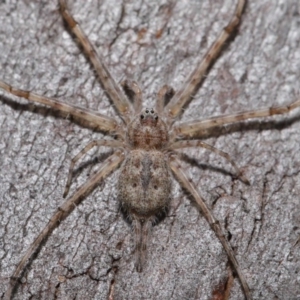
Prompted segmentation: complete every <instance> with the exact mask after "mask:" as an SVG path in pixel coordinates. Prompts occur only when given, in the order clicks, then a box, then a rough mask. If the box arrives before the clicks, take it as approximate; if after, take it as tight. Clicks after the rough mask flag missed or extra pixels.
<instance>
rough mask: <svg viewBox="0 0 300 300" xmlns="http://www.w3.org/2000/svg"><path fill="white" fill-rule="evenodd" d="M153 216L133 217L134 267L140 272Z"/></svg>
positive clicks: (144, 259)
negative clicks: (144, 217)
mask: <svg viewBox="0 0 300 300" xmlns="http://www.w3.org/2000/svg"><path fill="white" fill-rule="evenodd" d="M152 224H153V218H152V217H150V218H146V219H140V218H133V220H132V227H133V231H134V235H135V267H136V270H137V272H142V271H143V267H144V265H145V262H146V256H147V243H148V237H149V234H150V232H151V229H152Z"/></svg>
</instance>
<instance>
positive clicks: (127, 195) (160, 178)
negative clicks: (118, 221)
mask: <svg viewBox="0 0 300 300" xmlns="http://www.w3.org/2000/svg"><path fill="white" fill-rule="evenodd" d="M170 192H171V180H170V172H169V168H168V165H167V163H166V158H165V155H164V154H163V153H162V152H159V151H155V150H150V151H149V150H148V151H145V150H132V151H131V152H130V153H129V154H128V157H127V159H126V160H125V162H124V163H123V165H122V169H121V173H120V179H119V199H120V201H121V203H122V206H123V207H124V208H125V209H126V211H127V212H128V213H129V214H130V215H135V216H136V217H138V218H143V217H150V216H153V215H156V214H157V213H159V212H161V210H162V209H164V208H166V207H167V206H168V202H169V199H170Z"/></svg>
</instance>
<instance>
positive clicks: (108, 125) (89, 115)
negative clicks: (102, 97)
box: [0, 81, 118, 132]
mask: <svg viewBox="0 0 300 300" xmlns="http://www.w3.org/2000/svg"><path fill="white" fill-rule="evenodd" d="M0 88H1V89H3V90H5V91H6V92H8V93H10V94H12V95H15V96H18V97H22V98H25V99H27V100H29V101H32V102H35V103H41V104H44V105H47V106H50V107H52V108H54V109H56V110H58V111H62V112H65V113H67V114H70V115H72V116H75V117H78V118H80V119H83V120H85V121H88V122H91V123H93V124H95V125H97V127H98V129H99V130H102V131H109V132H115V131H118V123H117V122H116V121H115V120H114V119H113V118H110V117H107V116H105V115H102V114H100V113H96V112H93V111H90V110H88V109H85V108H82V107H77V106H74V105H71V104H67V103H64V102H61V101H59V100H57V99H54V98H49V97H45V96H40V95H37V94H34V93H31V92H29V91H24V90H20V89H16V88H14V87H12V86H10V85H9V84H7V83H5V82H3V81H0Z"/></svg>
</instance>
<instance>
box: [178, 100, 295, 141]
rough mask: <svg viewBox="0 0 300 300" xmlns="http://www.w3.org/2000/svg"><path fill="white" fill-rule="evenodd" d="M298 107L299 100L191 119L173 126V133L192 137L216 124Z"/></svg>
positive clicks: (267, 115) (275, 113) (269, 114)
mask: <svg viewBox="0 0 300 300" xmlns="http://www.w3.org/2000/svg"><path fill="white" fill-rule="evenodd" d="M297 107H300V100H298V101H295V102H293V103H292V104H290V105H284V106H278V107H270V108H262V109H257V110H250V111H245V112H238V113H233V114H229V115H223V116H216V117H212V118H209V119H206V120H202V121H191V122H186V123H181V124H178V125H176V126H174V133H175V135H176V136H177V137H181V138H184V137H192V136H196V135H197V134H198V133H199V132H201V131H202V130H204V129H210V128H213V127H216V126H222V125H226V124H229V123H236V122H240V121H244V120H248V119H254V118H263V117H269V116H274V115H283V114H286V113H288V112H290V111H291V110H293V109H295V108H297Z"/></svg>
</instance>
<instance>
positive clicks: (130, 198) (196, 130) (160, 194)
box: [0, 0, 300, 299]
mask: <svg viewBox="0 0 300 300" xmlns="http://www.w3.org/2000/svg"><path fill="white" fill-rule="evenodd" d="M245 2H246V0H238V3H237V6H236V9H235V13H234V15H233V17H232V19H231V20H230V22H229V23H228V25H227V26H226V27H225V28H224V29H223V30H222V32H221V33H220V35H219V37H218V38H217V39H216V41H215V42H214V43H213V45H212V46H211V47H210V49H209V50H208V52H207V54H206V55H205V57H204V59H203V60H202V61H201V62H200V64H198V65H197V67H196V68H195V70H194V71H193V72H192V73H191V74H190V76H189V77H188V78H187V80H186V81H185V83H184V84H183V86H182V88H181V89H180V90H179V91H177V92H175V91H174V90H173V89H172V88H170V87H168V86H163V87H162V88H161V89H160V90H159V92H158V94H157V99H156V104H155V107H153V108H145V109H142V93H141V90H140V88H139V87H138V85H137V83H136V82H131V81H124V82H123V83H122V84H121V86H122V87H123V90H124V91H123V90H122V88H121V86H120V85H119V84H117V82H116V81H115V80H114V78H113V77H112V76H111V74H110V73H109V71H108V69H107V67H106V65H105V63H104V62H103V60H102V59H101V58H100V56H99V55H98V54H97V52H96V50H95V49H94V47H93V45H92V44H91V43H90V42H89V40H88V39H87V37H86V36H85V34H84V33H83V31H82V30H81V28H80V26H79V25H78V23H77V22H76V21H75V20H74V18H73V17H72V16H71V14H70V13H69V11H68V9H67V6H66V3H65V0H60V1H59V3H60V9H61V10H60V11H61V14H62V16H63V18H64V20H65V21H66V23H67V24H68V26H69V28H70V29H71V30H72V32H73V33H74V34H75V36H76V37H77V38H78V40H79V42H80V43H81V46H82V47H83V49H84V50H85V53H86V55H87V56H88V57H89V59H90V61H91V63H92V64H93V66H94V68H95V70H96V72H97V74H98V76H99V78H100V81H101V83H102V85H103V87H104V89H105V91H106V93H107V95H108V96H109V98H110V100H111V101H112V103H113V105H114V106H115V108H116V110H117V112H118V113H119V115H120V116H121V119H122V123H121V124H120V123H118V122H117V121H116V120H115V119H114V118H111V117H108V116H105V115H102V114H100V113H96V112H94V111H90V110H87V109H84V108H79V107H76V106H73V105H71V104H67V103H64V102H61V101H59V100H56V99H52V98H47V97H44V96H40V95H37V94H34V93H32V92H28V91H23V90H20V89H16V88H13V87H12V86H10V85H9V84H7V83H5V82H3V81H0V88H2V89H3V90H5V91H6V92H8V93H10V94H13V95H17V96H19V97H23V98H26V99H27V100H29V101H33V102H35V103H41V104H44V105H47V106H50V107H52V108H54V109H56V110H59V111H62V112H66V113H67V114H70V115H73V116H76V117H79V118H81V119H83V120H86V121H89V122H91V123H93V124H95V125H96V126H97V128H98V129H99V130H100V131H104V132H107V133H108V134H111V135H114V136H117V139H111V140H99V141H92V142H90V143H89V144H88V145H87V146H86V147H85V148H84V149H83V150H81V151H80V152H79V154H78V155H77V156H75V157H74V158H73V159H72V162H71V166H70V170H69V175H68V179H67V183H66V188H65V191H64V195H63V196H64V197H66V196H67V195H68V192H69V188H70V184H71V181H72V172H73V168H74V165H75V163H76V162H77V161H78V160H79V159H80V158H81V157H82V156H83V155H84V154H86V152H87V151H89V150H90V149H91V148H93V147H95V146H98V147H99V146H106V147H111V148H114V149H116V150H115V152H114V153H113V154H112V155H111V156H110V157H109V158H107V160H106V161H105V162H104V163H103V164H102V166H101V168H100V170H98V171H97V172H96V173H95V174H94V175H92V176H91V178H90V179H89V180H88V182H86V183H85V184H84V185H82V186H81V187H80V188H79V189H78V190H77V191H76V192H75V193H74V195H72V196H71V197H70V198H68V199H67V200H66V201H65V202H64V203H63V204H62V205H61V206H60V207H59V209H58V210H57V211H56V213H55V214H54V215H53V216H52V217H51V219H50V220H49V222H48V224H47V225H46V227H45V228H44V229H43V231H42V232H41V233H40V235H39V236H38V237H37V238H36V240H35V241H34V243H33V244H32V245H31V246H30V248H29V249H28V250H27V251H26V253H25V255H24V256H23V257H22V259H21V261H20V262H19V264H18V265H17V268H16V270H15V272H14V274H13V276H12V277H11V280H10V283H9V288H8V290H7V292H6V295H5V297H6V299H10V298H11V296H12V292H13V290H14V287H15V286H16V282H17V279H18V278H19V277H20V276H21V275H22V273H23V271H24V269H25V267H26V265H27V263H28V262H29V261H30V259H31V258H32V257H33V254H34V253H35V252H36V251H37V250H38V249H39V248H40V245H41V243H42V241H43V240H44V239H45V238H46V237H47V236H49V234H50V233H51V232H52V231H53V229H54V228H56V227H57V226H58V224H59V222H60V221H62V220H63V219H64V218H66V217H67V216H68V215H69V214H70V213H71V212H72V210H73V209H74V208H75V207H76V205H77V204H79V203H80V201H81V200H82V199H83V198H84V197H85V196H86V195H87V194H88V193H90V192H91V191H92V190H93V189H94V188H95V187H96V186H97V185H98V184H99V182H100V181H101V180H103V179H104V178H105V177H106V176H107V175H108V174H110V173H111V172H113V171H115V170H116V169H117V168H118V167H119V166H120V167H121V172H120V178H119V183H118V194H119V199H120V202H121V205H122V207H123V208H124V210H125V211H126V213H127V214H128V216H129V217H130V220H131V223H132V227H133V231H134V233H135V246H136V250H135V252H136V268H137V270H138V271H142V268H143V266H144V264H145V260H146V259H145V257H146V246H147V238H148V235H149V232H150V230H151V228H152V224H153V223H154V222H155V220H156V218H157V216H158V215H159V214H160V213H161V212H162V211H165V210H166V209H167V207H168V205H169V202H170V194H171V176H172V174H173V175H174V176H175V178H176V179H177V180H178V181H179V183H180V184H181V185H182V187H183V188H185V189H186V190H187V191H188V192H189V193H190V194H191V196H192V197H193V198H194V199H195V201H196V202H197V204H198V205H199V208H200V210H201V212H202V214H203V215H204V216H205V218H206V219H207V221H208V223H209V224H210V226H211V228H212V229H213V230H214V232H215V233H216V235H217V236H218V238H219V239H220V241H221V243H222V245H223V247H224V249H225V251H226V253H227V255H228V257H229V260H230V262H231V264H232V265H233V267H234V269H235V271H236V272H237V274H238V277H239V280H240V282H241V285H242V287H243V290H244V293H245V296H246V298H247V299H252V297H251V293H250V290H249V287H248V284H247V281H246V279H245V278H244V275H243V273H242V271H241V269H240V267H239V265H238V262H237V260H236V258H235V255H234V252H233V250H232V248H231V246H230V244H229V242H228V241H227V240H226V238H225V236H224V234H223V231H222V228H221V227H220V225H219V223H218V222H217V220H216V219H215V218H214V217H213V215H212V213H211V212H210V210H209V209H208V207H207V206H206V204H205V202H204V201H203V200H202V198H201V196H200V195H199V193H198V191H197V189H196V187H195V186H194V184H193V183H192V182H191V180H189V179H188V177H187V176H186V175H185V173H184V172H183V170H182V168H181V166H180V155H178V153H177V151H176V150H178V149H182V148H187V147H202V148H205V149H208V150H210V151H213V152H214V153H216V154H218V155H221V156H222V157H224V158H225V159H226V160H227V161H228V162H229V163H230V164H231V165H232V166H233V168H234V169H235V173H236V175H237V176H238V177H239V178H240V179H241V180H242V181H243V182H245V183H248V180H247V179H246V177H244V176H243V174H242V172H241V171H240V170H239V168H238V167H237V166H236V164H235V162H234V161H233V160H232V159H231V158H230V156H229V155H228V154H227V153H225V152H223V151H221V150H219V149H217V148H215V147H213V146H210V145H208V144H206V143H204V142H202V141H200V140H199V139H195V138H196V137H199V135H200V134H201V132H203V130H206V129H210V128H213V127H216V126H222V125H225V124H228V123H233V122H240V121H242V120H247V119H250V118H261V117H267V116H272V115H275V114H284V113H287V112H289V111H291V110H292V109H294V108H296V107H298V106H300V101H296V102H294V103H292V104H291V105H289V106H282V107H275V108H266V109H259V110H254V111H248V112H240V113H234V114H230V115H223V116H216V117H211V118H208V119H205V120H200V121H198V120H196V121H190V122H186V123H176V120H177V119H178V117H179V116H180V114H181V113H182V111H183V107H184V106H186V105H187V104H188V102H189V101H190V99H191V96H192V95H193V94H194V93H195V92H196V90H197V87H198V86H199V84H200V82H201V81H202V80H203V78H204V75H205V74H206V72H207V70H208V68H209V67H210V66H211V65H212V63H213V61H214V60H215V58H216V57H217V56H218V54H219V53H220V50H221V49H222V47H223V45H224V43H225V42H226V41H228V38H229V36H230V35H231V34H232V32H233V31H234V30H235V29H236V28H237V26H238V24H239V23H240V18H241V15H242V12H243V10H244V7H245ZM124 92H125V93H124ZM126 95H127V96H129V97H130V98H131V99H130V100H132V101H129V99H128V97H126ZM124 128H125V129H124Z"/></svg>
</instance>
